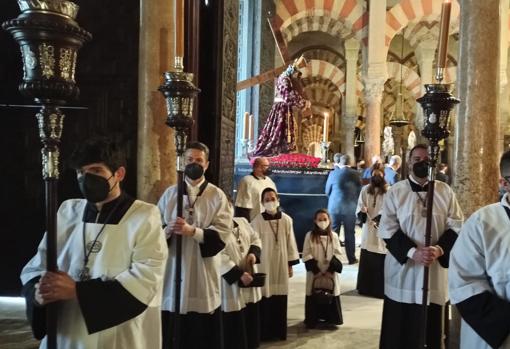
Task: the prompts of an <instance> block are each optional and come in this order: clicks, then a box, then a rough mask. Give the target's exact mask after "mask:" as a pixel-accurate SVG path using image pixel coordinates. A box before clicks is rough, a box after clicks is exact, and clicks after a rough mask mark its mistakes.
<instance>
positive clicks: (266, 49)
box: [254, 0, 276, 130]
mask: <svg viewBox="0 0 510 349" xmlns="http://www.w3.org/2000/svg"><path fill="white" fill-rule="evenodd" d="M259 10H260V12H259V16H260V55H259V61H258V65H259V71H260V73H263V72H265V71H268V70H271V69H274V68H275V42H274V38H273V34H272V33H271V29H270V28H269V25H268V23H267V17H268V13H269V12H271V13H272V14H274V13H275V12H276V6H275V3H274V1H272V0H260V7H259ZM254 93H255V94H257V93H258V97H259V99H258V108H257V109H258V114H259V121H258V127H259V130H261V129H262V127H264V123H265V122H266V119H267V116H268V115H269V111H270V110H271V106H272V105H273V99H274V80H269V81H267V82H265V83H263V84H261V85H260V86H259V87H258V88H256V89H255V91H254ZM255 100H256V99H255Z"/></svg>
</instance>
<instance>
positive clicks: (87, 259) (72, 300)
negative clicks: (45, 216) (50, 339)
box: [21, 138, 168, 349]
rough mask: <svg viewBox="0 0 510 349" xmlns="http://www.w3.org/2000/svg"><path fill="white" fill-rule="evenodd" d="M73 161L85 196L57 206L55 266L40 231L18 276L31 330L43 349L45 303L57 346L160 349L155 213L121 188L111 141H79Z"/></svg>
mask: <svg viewBox="0 0 510 349" xmlns="http://www.w3.org/2000/svg"><path fill="white" fill-rule="evenodd" d="M71 164H72V166H73V167H74V168H75V169H76V171H77V178H78V183H79V186H80V189H81V192H82V193H83V195H84V196H85V200H84V199H72V200H67V201H64V202H63V203H62V205H61V206H60V208H59V210H58V214H57V256H58V259H57V265H58V269H59V271H58V272H56V273H53V272H46V273H44V270H45V269H46V235H45V236H44V237H43V239H42V241H41V243H40V245H39V248H38V251H37V254H36V255H35V256H34V257H33V258H32V259H31V260H30V262H29V263H28V264H27V265H26V266H25V267H24V268H23V271H22V273H21V280H22V282H23V293H24V295H25V297H26V301H27V315H28V317H29V320H30V322H31V324H32V329H33V332H34V335H35V337H36V338H39V339H40V338H43V337H44V339H43V341H42V342H41V348H46V337H45V334H46V333H45V331H46V327H45V321H44V320H45V310H46V307H45V305H46V304H48V303H53V302H57V303H56V305H55V306H56V307H57V312H58V334H57V345H58V348H59V349H66V348H69V349H76V348H78V349H103V348H109V349H124V348H137V349H148V348H150V349H159V348H160V347H161V310H160V309H161V308H160V304H161V291H162V286H163V276H164V269H165V264H166V258H167V253H168V249H167V246H166V243H165V238H164V233H163V230H162V229H161V217H160V215H159V211H158V209H157V208H156V206H154V205H151V204H148V203H145V202H142V201H139V200H134V199H133V198H131V197H129V195H127V194H126V193H124V192H123V191H122V190H121V188H120V182H122V180H123V179H124V176H125V174H126V170H125V167H124V159H123V155H122V151H121V150H120V148H119V145H118V144H116V143H115V142H113V141H110V140H109V139H103V138H96V139H91V140H89V141H87V142H85V143H82V144H80V145H79V146H78V147H77V149H76V150H75V151H74V152H73V154H72V156H71ZM41 275H42V276H41Z"/></svg>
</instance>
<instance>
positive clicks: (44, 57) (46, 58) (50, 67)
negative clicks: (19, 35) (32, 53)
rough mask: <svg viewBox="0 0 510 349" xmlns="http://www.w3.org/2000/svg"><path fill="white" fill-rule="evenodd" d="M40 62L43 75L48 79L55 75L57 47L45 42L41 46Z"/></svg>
mask: <svg viewBox="0 0 510 349" xmlns="http://www.w3.org/2000/svg"><path fill="white" fill-rule="evenodd" d="M39 61H40V62H41V73H42V76H43V77H45V78H46V79H49V78H51V77H53V76H54V75H55V47H53V46H52V45H48V44H47V43H45V42H43V43H42V44H40V45H39Z"/></svg>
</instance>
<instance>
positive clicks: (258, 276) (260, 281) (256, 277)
mask: <svg viewBox="0 0 510 349" xmlns="http://www.w3.org/2000/svg"><path fill="white" fill-rule="evenodd" d="M247 269H248V273H250V274H251V276H252V277H253V280H252V282H251V283H250V284H249V285H245V284H243V282H242V281H241V280H239V281H238V282H237V284H238V285H239V287H241V288H247V287H262V286H264V284H265V283H266V274H265V273H254V272H253V266H252V265H249V266H248V267H247Z"/></svg>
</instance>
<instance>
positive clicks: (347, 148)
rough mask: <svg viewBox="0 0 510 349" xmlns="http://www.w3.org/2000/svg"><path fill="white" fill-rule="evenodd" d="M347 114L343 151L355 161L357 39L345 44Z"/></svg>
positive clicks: (344, 120)
mask: <svg viewBox="0 0 510 349" xmlns="http://www.w3.org/2000/svg"><path fill="white" fill-rule="evenodd" d="M344 45H345V61H346V67H345V68H346V69H345V70H346V74H345V75H346V78H345V112H344V117H343V118H342V124H343V126H342V129H343V135H344V137H343V140H342V149H343V150H344V153H345V154H348V155H349V156H350V157H351V159H354V126H355V124H356V120H357V116H356V109H357V107H358V98H357V95H356V82H357V80H358V79H357V76H358V56H359V48H360V43H359V41H358V40H356V39H349V40H346V41H345V43H344Z"/></svg>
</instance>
